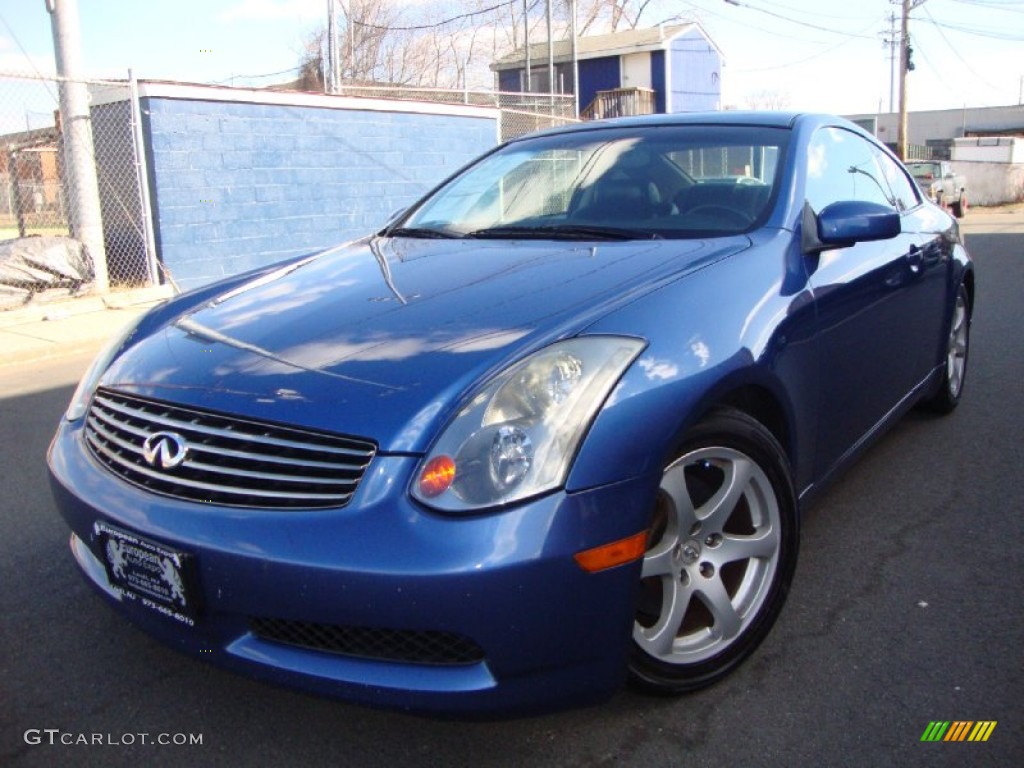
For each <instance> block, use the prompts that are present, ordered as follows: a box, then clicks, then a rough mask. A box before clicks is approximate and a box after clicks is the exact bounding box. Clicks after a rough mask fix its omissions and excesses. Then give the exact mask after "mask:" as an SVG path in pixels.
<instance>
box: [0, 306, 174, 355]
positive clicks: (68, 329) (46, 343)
mask: <svg viewBox="0 0 1024 768" xmlns="http://www.w3.org/2000/svg"><path fill="white" fill-rule="evenodd" d="M171 295H173V290H172V289H171V288H170V286H158V287H156V288H142V289H136V290H132V291H123V292H119V293H114V294H109V295H107V296H83V297H80V298H76V299H69V300H61V301H53V302H47V303H43V304H40V305H37V306H31V307H23V308H20V309H14V310H8V311H6V312H2V313H0V366H7V365H23V364H26V363H31V362H35V361H37V360H44V359H46V358H51V357H57V356H61V355H68V354H74V353H79V352H95V351H96V350H97V349H98V348H99V347H100V346H101V345H102V343H103V342H104V341H105V340H106V339H108V338H109V337H110V336H111V335H113V334H114V333H117V332H118V331H119V330H120V329H122V328H124V327H125V326H126V325H127V324H128V323H130V322H132V321H133V320H135V319H136V318H138V317H139V316H140V315H142V314H143V313H144V312H146V311H147V310H148V309H149V308H150V307H152V306H154V305H156V304H159V303H160V302H162V301H164V300H165V299H167V298H169V297H170V296H171Z"/></svg>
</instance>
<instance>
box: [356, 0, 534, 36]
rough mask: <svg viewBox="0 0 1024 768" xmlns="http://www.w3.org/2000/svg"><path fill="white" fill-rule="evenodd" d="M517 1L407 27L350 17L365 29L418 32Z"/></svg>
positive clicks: (515, 1) (500, 7)
mask: <svg viewBox="0 0 1024 768" xmlns="http://www.w3.org/2000/svg"><path fill="white" fill-rule="evenodd" d="M518 2H520V0H505V2H503V3H498V4H497V5H492V6H491V7H490V8H481V9H480V10H479V11H469V12H468V13H461V14H459V15H458V16H452V17H451V18H450V19H445V20H443V21H437V22H434V23H433V24H416V25H412V26H408V27H385V26H382V25H380V24H371V23H369V22H364V21H360V20H359V19H352V23H353V24H356V25H358V26H360V27H366V28H367V29H379V30H381V31H384V32H419V31H422V30H424V29H436V28H437V27H443V26H444V25H446V24H452V23H453V22H456V21H462V20H464V19H470V18H472V17H474V16H482V15H483V14H485V13H492V12H494V11H498V10H501V9H502V8H507V7H508V6H510V5H513V4H514V3H518ZM538 2H540V0H534V3H533V5H531V6H530V10H533V8H534V7H536V5H537V3H538Z"/></svg>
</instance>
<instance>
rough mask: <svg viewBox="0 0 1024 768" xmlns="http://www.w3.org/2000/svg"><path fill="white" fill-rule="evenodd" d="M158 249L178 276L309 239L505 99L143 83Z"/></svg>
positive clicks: (326, 235) (271, 258)
mask: <svg viewBox="0 0 1024 768" xmlns="http://www.w3.org/2000/svg"><path fill="white" fill-rule="evenodd" d="M140 95H141V97H142V99H141V100H142V111H143V128H144V131H145V134H146V144H147V156H148V163H149V173H150V188H151V190H152V198H153V218H154V230H155V235H156V245H157V252H158V253H159V254H160V259H161V261H162V262H163V264H164V266H165V268H166V269H167V270H168V271H169V272H170V273H171V275H172V277H173V278H174V281H175V282H176V283H177V284H178V285H179V286H180V287H181V288H183V289H187V288H191V287H196V286H199V285H203V284H206V283H209V282H211V281H213V280H216V279H218V278H220V277H224V276H226V275H231V274H236V273H238V272H242V271H244V270H247V269H251V268H254V267H259V266H264V265H266V264H269V263H272V262H275V261H279V260H281V259H285V258H288V257H290V256H297V255H301V254H304V253H311V252H314V251H317V250H320V249H323V248H327V247H330V246H332V245H336V244H338V243H341V242H344V241H346V240H349V239H353V238H356V237H359V236H362V235H364V234H367V233H368V232H371V231H373V230H374V229H377V228H379V227H380V226H381V225H382V224H383V223H384V222H385V220H386V219H387V218H388V216H389V215H390V214H391V213H392V212H394V211H396V210H398V209H400V208H404V207H406V206H408V205H409V204H410V203H412V202H413V201H415V200H416V199H417V198H418V197H419V196H420V195H422V194H423V193H424V192H426V191H428V190H429V189H430V188H431V187H433V186H434V185H435V184H437V183H438V182H440V181H441V180H443V179H444V178H445V177H446V176H448V175H449V174H451V173H452V172H454V171H456V170H458V169H459V168H460V167H461V166H463V165H464V164H465V163H467V162H468V161H470V160H471V159H473V158H474V157H476V156H477V155H479V154H480V153H481V152H483V151H485V150H487V149H489V148H491V147H493V146H494V145H495V144H496V143H497V136H498V113H497V111H496V110H492V109H489V108H480V107H465V106H452V105H443V104H423V103H411V102H388V101H380V100H371V99H352V98H342V97H329V96H321V95H314V94H294V93H280V92H267V91H248V90H239V89H221V88H206V87H199V86H182V85H168V84H159V83H143V84H141V87H140Z"/></svg>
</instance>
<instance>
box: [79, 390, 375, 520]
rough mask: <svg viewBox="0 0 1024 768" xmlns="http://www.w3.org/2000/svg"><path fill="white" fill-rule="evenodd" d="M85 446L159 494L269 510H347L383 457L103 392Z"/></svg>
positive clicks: (344, 441)
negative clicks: (365, 476)
mask: <svg viewBox="0 0 1024 768" xmlns="http://www.w3.org/2000/svg"><path fill="white" fill-rule="evenodd" d="M85 437H86V442H87V443H88V445H89V448H90V449H91V451H92V453H93V455H94V456H95V457H96V458H97V459H98V460H99V461H101V462H102V463H103V464H105V465H106V467H107V468H108V469H109V470H110V471H111V472H113V473H114V474H116V475H118V476H120V477H122V478H124V479H125V480H127V481H128V482H130V483H133V484H135V485H138V486H141V487H142V488H145V489H147V490H149V491H153V492H154V493H160V494H163V495H165V496H173V497H175V498H179V499H187V500H189V501H199V502H206V503H212V504H224V505H229V506H244V507H257V508H266V509H281V508H284V509H308V508H323V507H340V506H344V505H345V504H347V503H348V502H349V500H350V499H351V498H352V494H354V493H355V491H356V487H357V486H358V484H359V481H360V479H361V478H362V476H363V472H364V471H365V470H366V467H367V466H368V465H369V463H370V461H371V459H373V456H374V453H375V451H376V447H375V446H374V444H373V443H371V442H369V441H367V440H360V439H356V438H351V437H342V436H339V435H332V434H326V433H321V432H313V431H310V430H305V429H296V428H294V427H284V426H280V425H278V424H269V423H264V422H259V421H251V420H248V419H241V418H238V417H236V416H228V415H224V414H219V413H214V412H212V411H205V410H200V409H198V408H191V407H189V408H186V407H183V406H180V405H172V404H170V403H164V402H160V401H157V400H149V399H145V398H141V397H135V396H133V395H126V394H124V393H122V392H114V391H112V390H108V389H100V390H98V391H97V393H96V395H95V397H94V398H93V402H92V406H91V407H90V409H89V415H88V418H87V420H86V428H85Z"/></svg>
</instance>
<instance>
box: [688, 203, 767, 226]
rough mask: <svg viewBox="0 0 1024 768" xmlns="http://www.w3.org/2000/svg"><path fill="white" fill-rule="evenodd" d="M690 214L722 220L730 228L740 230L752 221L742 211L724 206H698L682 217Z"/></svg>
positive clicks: (751, 218)
mask: <svg viewBox="0 0 1024 768" xmlns="http://www.w3.org/2000/svg"><path fill="white" fill-rule="evenodd" d="M690 214H696V215H698V216H710V217H713V218H718V219H722V220H723V222H724V223H727V224H728V225H730V226H733V225H734V226H736V227H738V228H740V229H743V228H745V227H748V226H749V225H750V224H751V223H752V222H753V221H754V219H753V217H751V216H749V215H748V214H746V213H744V212H743V211H737V210H736V209H735V208H727V207H726V206H724V205H713V204H711V205H698V206H697V207H696V208H691V209H690V210H688V211H686V213H685V214H684V215H686V216H689V215H690Z"/></svg>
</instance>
